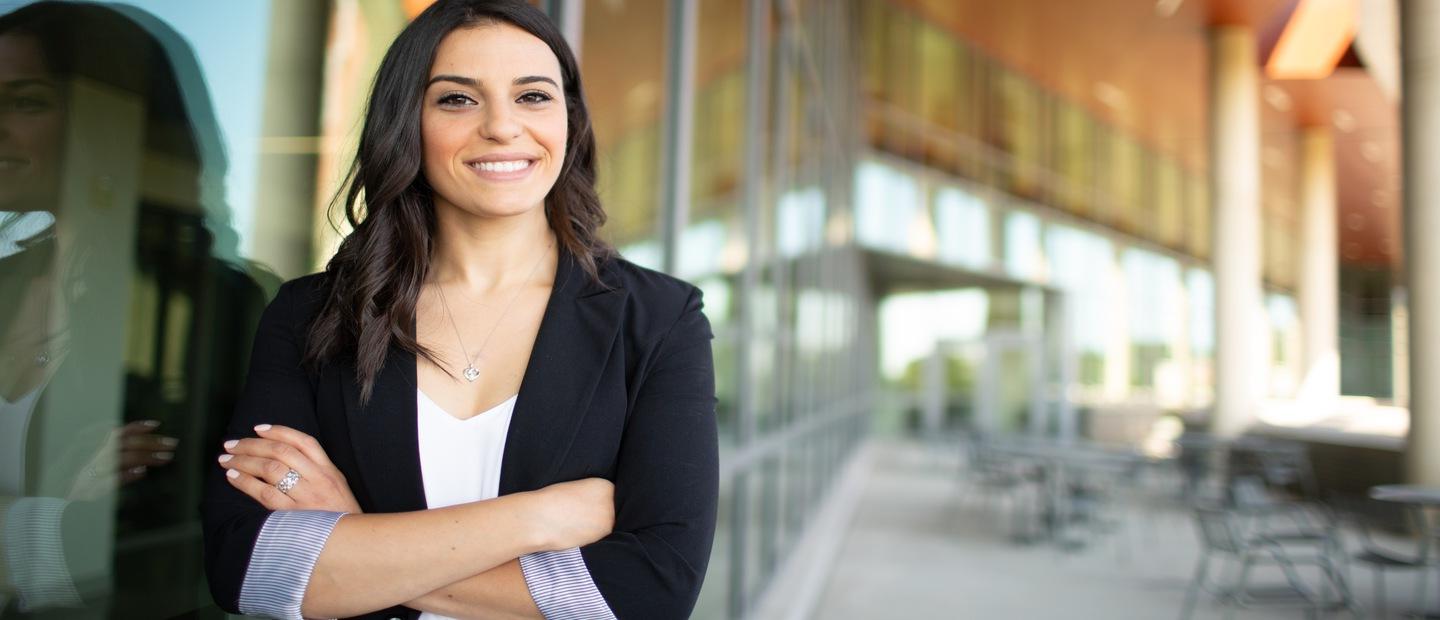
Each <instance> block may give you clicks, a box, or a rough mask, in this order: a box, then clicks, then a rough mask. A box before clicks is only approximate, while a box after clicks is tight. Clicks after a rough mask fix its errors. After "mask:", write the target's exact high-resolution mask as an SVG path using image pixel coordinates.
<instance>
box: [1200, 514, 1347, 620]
mask: <svg viewBox="0 0 1440 620" xmlns="http://www.w3.org/2000/svg"><path fill="white" fill-rule="evenodd" d="M1195 522H1196V525H1197V526H1198V529H1199V531H1200V538H1201V543H1202V553H1201V558H1200V562H1199V564H1198V565H1197V566H1196V568H1195V575H1194V577H1193V578H1192V579H1191V581H1190V586H1189V587H1188V588H1187V590H1186V593H1185V602H1184V605H1183V606H1182V607H1181V611H1180V617H1181V618H1182V619H1188V618H1190V617H1191V616H1192V614H1193V613H1194V610H1195V604H1196V602H1197V600H1198V599H1199V596H1200V592H1202V591H1205V592H1209V593H1211V594H1213V595H1215V596H1217V597H1219V598H1220V599H1221V601H1222V602H1223V603H1225V604H1226V605H1227V610H1226V617H1233V615H1234V613H1235V611H1236V609H1238V608H1240V607H1247V608H1248V607H1255V606H1271V605H1282V604H1283V605H1289V606H1298V607H1303V608H1305V610H1306V615H1307V617H1310V618H1316V617H1318V616H1319V613H1320V610H1321V609H1322V608H1324V607H1329V606H1334V604H1335V603H1337V602H1338V603H1342V604H1344V606H1346V607H1348V608H1349V609H1350V610H1351V611H1352V613H1354V614H1355V615H1356V616H1357V617H1358V616H1359V615H1360V612H1359V610H1358V609H1357V608H1356V607H1355V606H1354V605H1353V604H1350V603H1348V602H1347V601H1344V600H1341V601H1335V602H1331V601H1326V600H1325V599H1324V597H1323V596H1321V595H1318V594H1316V593H1315V592H1313V591H1312V590H1311V588H1310V587H1309V586H1308V585H1306V583H1305V581H1304V580H1303V579H1301V578H1300V574H1299V572H1298V571H1297V570H1296V566H1297V565H1300V564H1308V565H1318V566H1320V567H1321V570H1322V573H1323V574H1324V575H1326V577H1327V578H1328V579H1330V580H1331V581H1335V580H1337V579H1341V578H1340V577H1339V572H1338V571H1337V570H1336V568H1335V567H1334V566H1331V565H1329V561H1328V559H1327V557H1326V556H1325V554H1310V555H1307V556H1304V557H1296V556H1294V555H1292V553H1291V550H1290V549H1289V548H1287V546H1286V545H1285V544H1283V543H1281V542H1280V541H1278V540H1275V539H1272V538H1270V537H1267V536H1264V535H1260V536H1250V535H1247V534H1246V533H1245V532H1244V528H1243V527H1242V526H1241V524H1240V523H1239V522H1238V518H1237V516H1236V514H1235V512H1234V511H1233V510H1231V509H1229V508H1221V507H1199V508H1196V509H1195ZM1217 558H1218V559H1220V560H1221V561H1225V560H1228V561H1229V566H1230V567H1235V566H1238V572H1237V571H1235V570H1230V571H1227V570H1225V569H1224V568H1223V567H1222V569H1221V571H1220V575H1219V578H1220V581H1221V583H1218V584H1215V587H1212V586H1211V584H1210V569H1211V565H1212V564H1213V563H1214V561H1215V560H1216V559H1217ZM1259 565H1276V566H1278V567H1279V568H1280V570H1281V572H1282V573H1283V574H1284V575H1285V580H1286V582H1287V584H1286V585H1283V586H1279V587H1276V588H1268V589H1259V588H1252V587H1251V585H1250V577H1251V573H1252V570H1253V569H1254V568H1255V567H1256V566H1259ZM1230 573H1235V574H1234V576H1233V578H1227V577H1228V575H1229V574H1230ZM1342 584H1343V582H1342V583H1334V584H1332V585H1334V586H1336V588H1337V589H1338V590H1341V591H1348V588H1344V586H1343V585H1342Z"/></svg>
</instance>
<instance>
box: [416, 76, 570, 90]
mask: <svg viewBox="0 0 1440 620" xmlns="http://www.w3.org/2000/svg"><path fill="white" fill-rule="evenodd" d="M436 82H454V83H456V84H459V85H461V86H469V87H470V88H480V80H477V79H475V78H468V77H465V76H463V75H450V74H448V73H446V74H441V75H437V76H435V77H432V78H430V81H429V82H427V83H426V84H425V85H426V86H430V85H431V84H434V83H436ZM536 82H546V83H548V84H550V85H551V86H554V87H555V88H560V85H559V84H557V83H555V80H552V79H550V78H548V77H545V76H543V75H526V76H522V77H518V78H515V80H514V81H512V82H511V84H514V85H515V86H524V85H525V84H534V83H536Z"/></svg>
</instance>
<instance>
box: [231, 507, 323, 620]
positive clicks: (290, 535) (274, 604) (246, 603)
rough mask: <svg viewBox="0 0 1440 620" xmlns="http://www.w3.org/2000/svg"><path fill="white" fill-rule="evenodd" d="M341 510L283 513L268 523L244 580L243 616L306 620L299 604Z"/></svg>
mask: <svg viewBox="0 0 1440 620" xmlns="http://www.w3.org/2000/svg"><path fill="white" fill-rule="evenodd" d="M344 514H345V513H343V512H326V511H319V510H280V511H276V512H273V513H271V514H270V516H269V517H268V518H267V519H265V525H264V526H263V527H261V528H260V536H259V537H257V538H256V539H255V549H254V551H252V552H251V554H250V566H249V567H248V568H246V569H245V581H244V582H243V583H242V584H241V585H240V612H241V613H243V614H245V615H247V616H262V617H265V618H281V619H283V620H303V618H302V617H301V615H300V601H301V600H303V599H304V598H305V587H306V586H308V585H310V573H311V572H312V571H314V570H315V562H316V560H319V559H320V551H321V550H322V549H324V548H325V541H326V540H329V539H330V532H331V531H333V530H334V529H335V523H337V522H338V521H340V517H341V516H343V515H344Z"/></svg>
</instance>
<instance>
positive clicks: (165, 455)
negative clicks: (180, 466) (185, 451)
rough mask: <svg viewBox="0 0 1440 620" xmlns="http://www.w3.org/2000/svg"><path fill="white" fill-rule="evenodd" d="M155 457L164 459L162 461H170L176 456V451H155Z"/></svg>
mask: <svg viewBox="0 0 1440 620" xmlns="http://www.w3.org/2000/svg"><path fill="white" fill-rule="evenodd" d="M155 458H157V459H160V460H162V461H168V460H170V459H173V458H175V453H174V452H156V453H155Z"/></svg>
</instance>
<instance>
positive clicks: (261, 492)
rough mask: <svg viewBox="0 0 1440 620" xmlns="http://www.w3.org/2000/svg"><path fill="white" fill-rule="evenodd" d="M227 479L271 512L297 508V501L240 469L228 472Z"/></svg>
mask: <svg viewBox="0 0 1440 620" xmlns="http://www.w3.org/2000/svg"><path fill="white" fill-rule="evenodd" d="M225 479H226V480H228V481H230V485H231V486H234V487H235V488H237V489H240V492H241V493H244V494H246V495H249V496H250V498H251V499H253V500H255V501H257V502H260V505H261V506H264V507H266V508H268V509H270V510H288V509H291V508H294V507H295V500H293V499H290V497H289V496H287V495H285V494H284V493H281V492H280V489H277V488H275V485H273V484H270V483H268V482H265V481H264V480H261V479H259V478H256V477H254V476H251V475H250V474H247V473H245V472H242V471H240V470H238V469H230V470H226V472H225Z"/></svg>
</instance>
